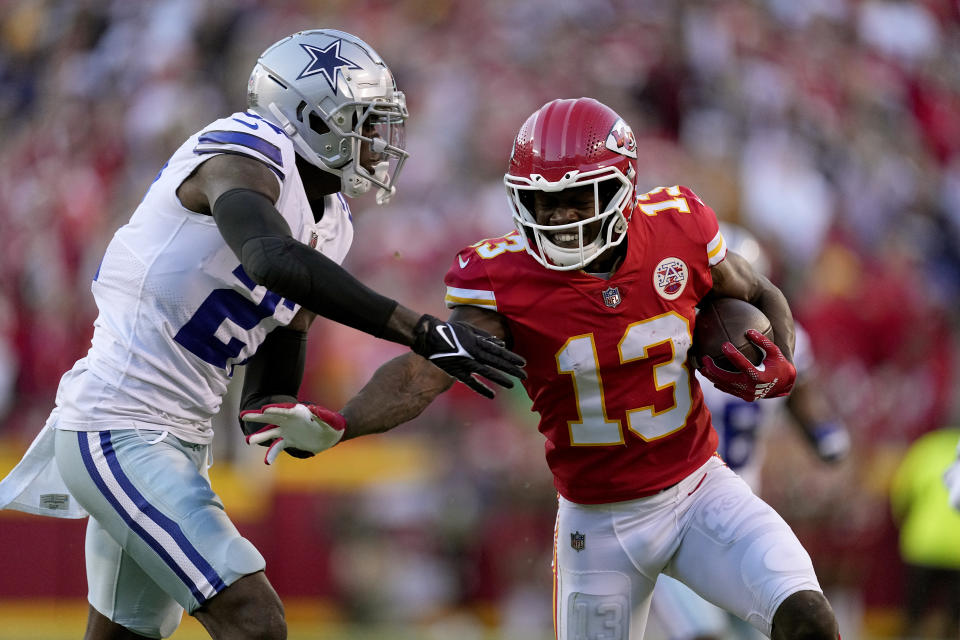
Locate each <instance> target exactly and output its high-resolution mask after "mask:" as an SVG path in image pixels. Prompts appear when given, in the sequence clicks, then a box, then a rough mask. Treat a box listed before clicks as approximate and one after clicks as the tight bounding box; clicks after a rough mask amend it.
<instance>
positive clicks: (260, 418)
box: [240, 402, 347, 464]
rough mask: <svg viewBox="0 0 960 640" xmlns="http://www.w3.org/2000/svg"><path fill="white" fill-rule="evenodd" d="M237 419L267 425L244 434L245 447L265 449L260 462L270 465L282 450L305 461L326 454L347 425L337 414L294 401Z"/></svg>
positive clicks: (249, 413) (255, 410) (271, 405)
mask: <svg viewBox="0 0 960 640" xmlns="http://www.w3.org/2000/svg"><path fill="white" fill-rule="evenodd" d="M240 419H241V420H243V421H245V422H259V423H261V424H266V425H267V426H265V427H263V428H262V429H260V430H258V431H254V432H253V433H251V434H249V435H247V444H260V445H263V446H265V447H268V448H267V455H266V456H265V457H264V459H263V462H264V463H265V464H273V461H274V460H276V459H277V456H278V455H280V452H281V451H284V450H286V451H287V453H289V454H290V455H292V456H294V457H296V458H308V457H310V456H312V455H314V454H317V453H320V452H321V451H325V450H327V449H329V448H330V447H332V446H333V445H335V444H337V443H338V442H339V441H340V438H342V437H343V431H344V429H346V426H347V423H346V421H345V420H344V419H343V416H342V415H340V414H339V413H337V412H336V411H330V410H329V409H327V408H325V407H321V406H320V405H318V404H303V403H294V402H284V403H278V404H268V405H264V406H262V407H260V408H259V409H251V410H250V411H242V412H241V413H240Z"/></svg>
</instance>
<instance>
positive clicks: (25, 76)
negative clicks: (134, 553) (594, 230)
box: [0, 0, 960, 640]
mask: <svg viewBox="0 0 960 640" xmlns="http://www.w3.org/2000/svg"><path fill="white" fill-rule="evenodd" d="M958 26H960V9H958V3H957V2H954V1H952V0H923V1H917V2H901V1H899V0H808V1H806V2H793V1H792V0H754V1H746V0H745V1H741V2H735V1H722V0H674V1H670V2H663V1H654V0H529V1H522V2H509V1H506V0H491V1H487V2H466V1H462V0H404V1H400V2H388V1H386V0H355V1H353V2H346V1H342V0H325V1H320V0H316V1H310V0H289V1H285V2H276V3H270V4H269V5H268V4H267V3H260V2H255V1H252V0H248V1H238V2H226V1H223V0H219V1H210V2H197V1H193V0H170V1H167V2H121V1H115V2H109V1H107V0H102V1H95V0H72V1H67V0H62V1H54V0H6V1H5V2H2V3H0V134H2V139H3V145H2V146H0V238H2V251H0V415H2V416H3V421H2V423H0V445H2V446H0V474H2V473H6V471H7V470H9V469H10V468H11V467H12V466H13V464H15V462H16V460H17V459H18V458H19V456H20V455H21V453H22V452H23V451H24V450H25V448H26V446H27V444H28V443H29V441H30V439H31V438H32V437H33V434H34V433H35V432H36V431H37V430H38V429H39V427H40V426H41V425H42V424H43V421H44V419H45V417H46V414H47V413H48V412H49V410H50V408H51V406H52V402H53V395H54V391H55V388H56V384H57V382H58V379H59V377H60V375H61V374H62V372H63V371H65V370H66V369H67V368H69V367H70V366H71V365H72V363H73V361H74V360H75V359H76V358H78V357H80V356H82V355H83V354H84V353H85V351H86V349H87V346H88V342H89V336H90V332H91V322H92V320H93V318H94V316H95V308H94V305H93V302H92V298H91V296H90V293H89V282H90V279H91V277H92V274H93V273H94V272H95V269H96V265H97V263H98V261H99V259H100V257H101V255H102V252H103V249H104V247H105V245H106V243H107V241H108V240H109V237H110V235H111V234H112V232H113V230H114V229H116V228H117V227H118V226H119V225H120V224H122V223H123V222H124V221H125V220H126V218H127V217H128V216H129V213H130V212H131V211H132V209H133V208H134V207H135V206H136V204H137V202H138V201H139V199H140V197H141V195H142V193H143V192H144V190H145V189H146V187H147V186H148V184H149V182H150V180H151V179H152V177H153V176H154V175H155V174H156V172H157V170H158V169H159V168H160V166H161V165H162V164H163V163H164V161H165V160H166V158H167V157H168V156H169V154H170V153H171V152H172V151H173V149H174V148H175V147H176V146H177V145H179V144H180V142H181V141H182V140H183V139H184V138H185V137H186V136H187V135H189V134H191V133H192V132H193V131H195V130H196V129H198V128H199V127H200V126H202V125H204V124H206V123H207V122H208V121H211V120H213V119H215V118H217V117H220V116H221V115H223V114H226V113H230V112H232V111H234V110H238V109H242V108H243V106H244V99H245V96H244V90H245V86H246V78H247V74H248V73H249V70H250V68H251V67H252V64H253V62H254V61H255V59H256V56H257V54H258V53H259V52H260V51H262V50H263V49H264V48H266V46H268V45H269V44H271V43H273V42H274V41H275V40H277V39H279V38H280V37H282V36H284V35H286V34H288V33H291V32H293V31H296V30H299V29H303V28H315V27H333V28H340V29H343V30H346V31H350V32H353V33H355V34H357V35H359V36H360V37H362V38H364V39H365V40H367V41H368V42H370V43H371V44H372V45H373V46H374V48H375V49H377V50H378V52H379V53H380V54H381V55H382V56H383V57H384V58H385V59H386V60H387V62H388V63H389V65H390V66H391V68H392V69H393V70H394V72H395V74H396V77H397V79H398V82H399V84H400V86H401V88H402V89H403V90H404V91H405V92H406V94H407V98H408V104H409V107H410V112H411V119H410V122H409V124H408V148H409V149H410V151H411V152H412V160H411V161H410V162H409V163H408V165H407V167H406V169H405V171H404V174H403V176H402V178H401V180H400V183H399V184H400V187H399V194H398V196H397V197H396V199H395V201H394V202H393V203H392V204H390V205H389V206H387V207H385V208H382V209H378V208H376V207H375V206H374V205H373V203H372V198H371V199H365V200H361V201H354V203H353V205H354V206H353V208H354V212H355V220H356V223H357V237H356V240H355V243H354V249H353V251H352V253H351V255H350V257H349V258H348V260H347V263H346V264H347V266H348V267H349V268H351V269H352V270H353V272H354V273H356V274H357V275H358V276H359V277H360V278H361V279H362V280H363V281H365V282H367V283H369V284H371V285H373V286H374V287H376V288H377V289H379V290H383V291H388V292H390V293H392V294H393V295H395V297H397V298H398V299H399V300H401V301H402V302H404V303H405V304H407V305H408V306H411V307H414V308H417V309H424V310H428V311H432V312H434V313H437V314H443V313H445V312H444V310H443V308H442V295H443V285H442V275H443V273H444V271H445V270H446V268H447V266H448V265H449V262H450V260H451V259H452V257H453V254H454V251H455V250H456V249H457V248H459V247H461V246H463V245H465V244H468V243H471V242H473V241H475V240H477V239H479V238H482V237H489V236H494V235H500V234H501V233H503V232H505V231H507V230H509V229H510V224H511V223H510V219H509V213H508V209H507V205H506V201H505V198H504V189H503V187H502V183H501V177H502V173H503V171H504V168H505V165H506V161H507V156H508V154H509V150H510V145H511V142H512V138H513V136H514V134H515V132H516V130H517V129H518V128H519V126H520V124H521V123H522V121H523V119H524V118H525V117H526V116H527V115H528V114H529V113H530V112H532V111H533V110H534V109H536V108H537V107H539V106H540V105H541V104H542V103H544V102H546V101H547V100H550V99H553V98H555V97H578V96H581V95H588V96H592V97H596V98H598V99H600V100H602V101H604V102H606V103H607V104H609V105H611V106H612V107H614V108H615V109H616V110H618V111H619V112H620V113H621V114H622V115H623V116H624V117H625V118H626V119H627V121H628V122H629V123H631V124H632V126H633V128H634V131H635V132H636V134H637V137H638V141H639V145H640V150H641V154H640V164H641V172H640V182H641V186H642V187H646V188H652V187H655V186H658V185H671V184H676V183H682V184H686V185H688V186H690V187H691V188H693V189H694V190H695V191H696V192H697V193H698V194H699V195H700V196H701V197H702V198H703V199H704V200H705V201H706V202H707V203H709V204H711V205H712V206H713V208H714V209H715V210H716V212H717V214H718V215H719V217H720V218H721V219H723V220H728V221H733V222H738V223H740V224H743V225H745V226H747V227H749V228H750V229H751V230H753V232H754V233H755V234H756V235H758V236H759V237H760V238H761V240H762V241H763V243H764V245H765V246H766V248H767V249H768V251H769V252H770V254H771V255H772V256H773V258H774V269H775V278H774V279H775V280H776V281H777V282H778V283H779V284H780V285H781V286H782V287H783V289H784V290H785V291H786V293H787V294H788V297H789V298H790V300H791V303H792V305H793V308H794V310H795V314H796V315H797V317H798V318H799V319H800V320H801V322H802V323H803V324H804V326H805V327H806V328H807V329H808V331H809V332H810V333H811V336H812V339H813V343H814V347H815V350H816V355H817V357H818V358H819V361H820V364H821V367H822V376H823V380H824V383H825V387H826V389H827V390H828V393H829V394H830V395H831V398H832V400H833V401H834V402H835V403H836V406H837V408H838V410H839V411H840V413H841V414H842V415H843V417H844V418H845V420H846V421H847V424H848V425H849V427H850V428H851V430H852V433H853V439H854V452H853V455H852V456H851V458H850V459H849V460H848V461H847V462H845V463H844V464H842V465H840V466H839V467H835V468H827V467H824V466H823V465H821V464H819V463H818V462H817V461H816V459H815V458H814V457H813V455H812V454H810V453H809V452H808V451H807V450H806V449H805V448H804V446H803V443H802V442H801V440H800V439H799V438H798V437H796V436H795V435H794V434H793V432H792V431H790V429H789V425H780V426H778V427H777V428H775V429H774V430H773V431H772V433H771V434H770V438H769V442H768V445H767V446H768V462H769V464H768V467H769V468H768V469H767V472H766V473H765V489H764V496H765V497H766V498H767V499H768V500H769V501H770V502H771V503H772V504H773V505H774V506H775V507H777V508H778V510H779V511H780V512H781V513H782V514H783V515H784V517H785V518H786V519H787V520H788V521H789V522H790V523H791V524H792V525H793V526H794V528H795V530H796V531H797V532H798V534H799V535H800V537H801V539H802V540H803V541H804V543H805V544H806V545H807V547H808V549H809V550H810V552H811V554H812V556H813V557H814V560H815V563H816V564H817V568H818V572H819V575H820V578H821V581H822V583H823V585H824V587H825V588H826V590H827V592H828V595H829V596H830V597H831V598H832V601H833V603H834V606H835V607H836V608H837V609H838V612H839V613H840V617H841V622H842V624H843V633H844V638H845V639H846V640H857V639H858V638H879V637H891V636H892V635H893V634H894V633H895V630H896V629H897V621H898V617H899V614H900V613H899V612H900V606H901V599H902V573H903V571H902V564H901V562H900V559H899V556H898V553H897V546H896V528H895V526H894V524H893V522H892V520H891V517H890V514H889V507H888V498H887V488H888V484H889V479H890V475H891V473H892V470H893V469H894V467H895V466H896V463H897V461H898V460H899V459H900V457H901V456H902V453H903V451H904V450H905V448H906V446H907V445H908V444H909V443H910V442H911V441H912V440H914V439H915V438H916V437H917V436H919V435H920V434H922V433H925V432H927V431H930V430H931V429H935V428H938V427H941V426H943V425H945V424H948V423H950V422H951V421H952V420H954V419H955V417H956V414H957V392H956V391H955V389H956V388H957V385H956V383H955V375H956V372H955V368H956V367H955V354H956V332H957V327H958V323H957V321H958V316H957V311H956V310H957V309H960V305H958V297H960V273H958V270H960V255H958V251H960V242H958V240H957V238H958V231H960V154H958V151H960V93H958V89H960V75H958V69H960V64H958V62H960V39H958V36H960V29H958ZM644 190H645V189H644ZM548 311H549V310H548ZM310 351H311V357H310V358H309V361H308V369H307V373H306V380H305V384H304V388H303V396H304V397H308V398H311V399H314V400H316V401H319V402H322V403H325V404H327V405H328V406H333V407H338V406H340V405H341V404H342V403H343V402H344V401H345V399H346V398H348V397H349V396H350V395H351V393H352V392H354V391H356V390H357V389H358V388H359V387H360V385H361V384H362V383H363V382H364V381H365V380H366V378H367V377H368V376H369V374H370V373H371V372H372V371H373V370H374V369H375V368H376V366H377V365H378V364H380V363H381V362H383V361H385V360H386V359H388V358H390V357H392V356H393V355H395V354H398V353H400V352H402V351H403V350H402V349H400V348H399V347H396V346H394V345H389V344H386V343H383V342H378V341H376V340H373V339H372V338H369V337H367V336H365V335H362V334H360V333H358V332H356V331H353V330H350V329H346V328H343V327H338V326H335V325H333V324H332V323H329V322H326V321H323V322H320V323H318V324H317V325H315V328H314V330H313V331H312V333H311V338H310ZM500 395H501V399H500V400H499V401H496V402H487V401H484V400H481V399H479V398H476V397H474V396H473V395H471V394H470V393H469V392H466V391H463V390H462V389H454V390H453V391H451V392H450V393H448V394H446V395H445V396H444V397H442V398H441V399H440V400H438V401H437V402H436V403H435V404H434V405H433V406H432V407H430V408H429V409H428V410H427V411H426V412H425V413H424V415H423V416H421V417H420V418H419V419H418V420H416V421H415V422H414V423H412V424H409V425H405V426H404V427H402V428H400V429H397V430H396V431H394V432H392V433H389V434H386V435H382V436H376V437H372V438H367V439H365V440H359V441H354V442H350V443H347V444H345V445H343V446H340V447H337V448H336V449H335V450H333V451H331V452H329V453H326V454H323V455H322V456H320V457H318V458H315V459H313V460H310V461H307V462H302V461H296V460H293V459H289V458H284V459H282V460H281V462H280V463H279V464H278V465H276V467H275V468H270V469H267V468H265V467H264V466H263V465H262V464H260V462H259V455H260V453H261V451H255V450H249V449H247V448H246V447H245V446H244V445H243V444H242V441H241V439H240V437H239V432H238V430H237V429H236V426H235V422H234V420H233V418H232V415H233V413H232V412H233V407H234V406H235V403H236V399H235V398H231V399H230V402H229V403H228V405H230V406H228V408H227V410H226V415H225V417H224V419H223V420H222V421H221V422H222V424H221V425H220V426H219V435H218V436H217V442H216V451H217V459H216V464H215V465H214V467H213V469H212V470H211V471H212V475H213V478H214V480H213V482H214V488H215V489H217V490H218V491H219V493H221V495H222V497H223V499H224V501H225V503H226V505H227V508H228V510H229V512H230V513H231V514H232V515H233V517H234V519H235V521H236V522H237V523H238V525H239V526H240V528H241V529H242V530H243V531H244V533H245V534H246V535H247V536H248V537H250V538H251V539H252V540H253V541H254V542H255V543H256V544H257V545H258V547H259V548H260V549H261V550H262V551H263V552H264V554H265V555H266V557H267V561H268V575H269V576H270V577H271V579H272V581H273V583H274V584H275V586H276V587H277V589H278V591H279V592H280V594H281V596H282V597H283V598H284V600H285V602H286V603H287V607H288V611H289V612H290V617H291V638H294V639H297V638H325V639H330V640H333V639H335V638H341V637H350V638H361V639H362V638H379V637H390V638H401V639H402V638H404V637H408V636H409V637H418V638H434V637H436V638H446V637H450V636H453V635H457V636H458V637H460V638H463V639H464V640H472V639H474V638H476V639H478V640H479V639H482V638H490V639H493V638H510V639H526V638H529V639H531V640H538V639H540V638H546V637H549V636H550V633H549V624H550V623H549V611H550V606H549V597H550V555H551V554H550V551H551V550H550V543H551V540H552V536H551V532H552V527H553V514H554V509H555V496H554V493H553V490H552V486H551V480H550V477H549V473H548V471H547V468H546V465H545V463H544V461H543V451H542V449H543V446H542V441H541V437H540V436H539V434H537V432H536V429H535V420H534V418H533V416H532V415H531V414H530V413H529V411H528V407H529V403H528V402H527V401H526V398H525V397H524V396H522V395H519V394H515V393H502V394H500ZM82 545H83V523H82V522H69V521H57V520H52V519H44V518H37V517H30V516H25V515H22V514H16V513H11V512H0V639H2V638H51V639H53V638H60V637H64V638H66V637H77V635H78V633H79V629H80V628H81V627H82V624H83V615H84V604H83V597H84V578H83V560H82ZM405 634H406V635H405ZM651 635H653V634H651ZM174 637H179V638H191V637H203V636H202V635H201V634H199V632H198V625H196V623H195V622H193V621H192V620H190V621H189V622H188V623H185V625H184V626H183V627H181V630H180V631H179V632H178V634H177V635H175V636H174Z"/></svg>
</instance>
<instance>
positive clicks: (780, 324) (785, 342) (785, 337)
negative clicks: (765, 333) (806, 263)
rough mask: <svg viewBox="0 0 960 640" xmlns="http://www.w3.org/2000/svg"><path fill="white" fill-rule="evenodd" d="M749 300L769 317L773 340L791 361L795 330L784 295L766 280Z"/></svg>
mask: <svg viewBox="0 0 960 640" xmlns="http://www.w3.org/2000/svg"><path fill="white" fill-rule="evenodd" d="M750 302H751V303H752V304H753V305H754V306H756V307H757V308H759V309H760V310H761V311H763V313H764V314H765V315H766V316H767V318H769V319H770V324H771V326H772V327H773V342H774V343H775V344H776V345H777V346H778V347H780V351H782V352H783V355H784V356H785V357H786V358H787V359H788V360H789V361H790V362H793V350H794V347H795V344H796V331H795V329H794V326H793V313H792V312H791V311H790V305H789V303H787V298H786V296H784V295H783V292H782V291H780V289H778V288H777V287H776V286H774V285H773V284H771V283H770V282H769V280H768V281H767V282H766V283H765V286H763V287H762V288H761V290H760V293H759V295H757V297H756V298H754V299H753V300H751V301H750Z"/></svg>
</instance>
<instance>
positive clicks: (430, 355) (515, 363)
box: [410, 314, 527, 398]
mask: <svg viewBox="0 0 960 640" xmlns="http://www.w3.org/2000/svg"><path fill="white" fill-rule="evenodd" d="M410 348H411V349H412V350H413V352H414V353H416V354H417V355H420V356H423V357H424V358H426V359H428V360H429V361H430V362H432V363H433V364H435V365H437V366H438V367H440V368H441V369H443V370H444V371H446V372H447V373H449V374H450V375H451V376H453V377H454V378H456V379H457V380H459V381H460V382H462V383H464V384H465V385H467V386H468V387H470V388H471V389H473V390H474V391H476V392H477V393H479V394H480V395H482V396H484V397H487V398H492V397H493V395H494V394H493V390H492V389H490V387H488V386H487V385H485V384H483V383H482V382H480V380H478V379H477V378H475V377H474V374H477V375H481V376H483V377H484V378H487V379H488V380H490V381H491V382H495V383H497V384H498V385H500V386H501V387H506V388H507V389H511V388H513V381H512V380H510V378H509V377H507V374H509V375H511V376H515V377H517V378H520V379H521V380H526V378H527V374H526V372H525V371H524V370H523V369H521V367H522V366H523V365H525V364H526V363H527V361H526V360H524V359H523V358H521V357H520V356H518V355H517V354H515V353H514V352H513V351H510V350H509V349H507V348H506V346H505V345H504V343H503V340H500V339H499V338H496V337H494V336H492V335H491V334H489V333H487V332H486V331H483V330H482V329H477V328H476V327H474V326H473V325H470V324H467V323H466V322H444V321H443V320H439V319H438V318H435V317H433V316H431V315H429V314H424V315H422V316H420V319H419V320H417V326H416V328H415V329H414V330H413V345H412V346H411V347H410Z"/></svg>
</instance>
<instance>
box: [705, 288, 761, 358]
mask: <svg viewBox="0 0 960 640" xmlns="http://www.w3.org/2000/svg"><path fill="white" fill-rule="evenodd" d="M749 329H756V330H757V331H759V332H760V333H762V334H763V335H765V336H766V337H768V338H770V339H771V340H773V327H772V326H771V324H770V319H769V318H767V316H766V315H765V314H764V313H763V311H761V310H760V309H758V308H757V307H755V306H753V305H752V304H750V303H749V302H745V301H743V300H738V299H737V298H714V299H713V300H711V301H709V302H708V303H707V304H706V305H705V306H704V307H702V308H701V309H700V310H699V311H698V312H697V322H696V326H695V327H694V329H693V357H694V363H695V365H696V366H697V368H699V367H700V365H701V364H702V358H703V357H704V356H710V357H711V358H713V361H714V363H716V365H717V366H718V367H720V368H721V369H727V370H729V371H736V370H737V368H736V367H735V366H733V364H732V363H731V362H730V361H729V360H728V359H727V358H726V356H724V355H723V351H722V349H721V347H722V346H723V343H724V342H732V343H733V346H735V347H736V348H737V349H738V350H739V351H740V353H742V354H743V355H744V356H746V357H747V360H749V361H750V362H752V363H753V364H754V365H758V364H760V362H761V360H762V359H763V352H762V351H761V350H760V349H758V348H757V347H756V346H755V345H754V344H753V343H752V342H750V341H749V340H748V339H747V337H746V335H745V334H746V332H747V331H748V330H749Z"/></svg>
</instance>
